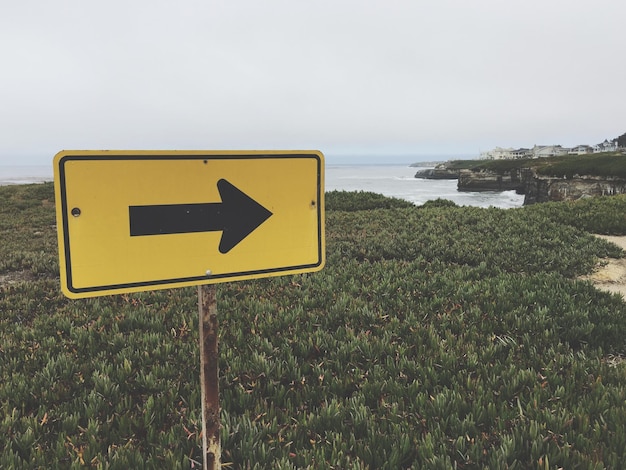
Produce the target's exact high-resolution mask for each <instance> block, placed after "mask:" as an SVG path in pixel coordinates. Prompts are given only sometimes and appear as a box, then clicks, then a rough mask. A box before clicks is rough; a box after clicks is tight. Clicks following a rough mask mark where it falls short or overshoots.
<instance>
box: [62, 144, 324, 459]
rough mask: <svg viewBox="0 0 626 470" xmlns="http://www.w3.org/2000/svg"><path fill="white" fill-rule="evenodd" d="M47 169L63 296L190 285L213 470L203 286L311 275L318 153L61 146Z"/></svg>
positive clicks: (214, 423)
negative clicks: (52, 190)
mask: <svg viewBox="0 0 626 470" xmlns="http://www.w3.org/2000/svg"><path fill="white" fill-rule="evenodd" d="M53 167H54V188H55V200H56V216H57V231H58V243H59V270H60V273H61V290H62V291H63V293H64V294H65V295H66V296H67V297H70V298H73V299H78V298H87V297H95V296H100V295H109V294H122V293H131V292H141V291H146V290H154V289H167V288H175V287H185V286H198V312H199V322H198V324H199V335H200V382H201V387H202V390H201V391H202V394H201V396H202V446H203V461H204V468H207V469H212V470H213V469H220V468H221V463H220V457H221V444H220V406H219V380H218V378H219V370H218V322H217V301H216V289H215V286H214V285H213V284H215V283H218V282H228V281H234V280H244V279H256V278H262V277H269V276H280V275H285V274H298V273H306V272H313V271H318V270H320V269H322V268H323V266H324V263H325V241H324V157H323V155H322V154H321V153H320V152H318V151H164V150H158V151H148V150H138V151H137V150H135V151H123V150H114V151H106V150H82V151H78V150H72V151H62V152H59V153H58V154H57V155H56V156H55V157H54V163H53Z"/></svg>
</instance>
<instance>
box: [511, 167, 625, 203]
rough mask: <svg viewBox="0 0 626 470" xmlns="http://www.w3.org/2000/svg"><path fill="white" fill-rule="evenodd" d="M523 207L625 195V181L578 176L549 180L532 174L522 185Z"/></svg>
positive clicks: (612, 178)
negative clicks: (538, 203)
mask: <svg viewBox="0 0 626 470" xmlns="http://www.w3.org/2000/svg"><path fill="white" fill-rule="evenodd" d="M523 193H524V194H525V197H524V205H528V204H535V203H537V202H550V201H575V200H576V199H580V198H584V197H595V196H614V195H616V194H626V180H624V179H622V178H614V177H598V176H579V177H574V178H567V179H566V178H550V177H546V176H538V175H536V174H534V172H533V174H532V177H531V178H528V179H527V181H526V182H525V185H524V190H523Z"/></svg>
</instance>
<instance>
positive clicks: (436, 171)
mask: <svg viewBox="0 0 626 470" xmlns="http://www.w3.org/2000/svg"><path fill="white" fill-rule="evenodd" d="M458 177H459V170H451V169H448V168H446V167H445V166H444V165H438V166H436V167H435V168H426V169H424V170H418V171H417V173H415V178H422V179H427V180H455V179H457V178H458Z"/></svg>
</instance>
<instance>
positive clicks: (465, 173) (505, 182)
mask: <svg viewBox="0 0 626 470" xmlns="http://www.w3.org/2000/svg"><path fill="white" fill-rule="evenodd" d="M522 173H523V170H522V169H514V170H506V171H497V172H496V171H490V170H480V171H472V170H461V171H460V173H459V183H458V186H457V189H458V190H459V191H511V190H517V191H520V193H521V192H522V191H523V188H524V181H523V175H522Z"/></svg>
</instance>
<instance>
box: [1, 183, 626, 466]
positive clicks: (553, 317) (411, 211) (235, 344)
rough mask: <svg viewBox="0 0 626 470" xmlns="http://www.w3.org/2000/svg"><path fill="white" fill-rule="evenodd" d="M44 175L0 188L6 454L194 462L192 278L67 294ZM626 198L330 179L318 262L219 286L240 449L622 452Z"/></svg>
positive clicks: (104, 461) (559, 458)
mask: <svg viewBox="0 0 626 470" xmlns="http://www.w3.org/2000/svg"><path fill="white" fill-rule="evenodd" d="M52 199H53V190H52V186H51V185H49V184H43V185H28V186H13V187H2V188H0V239H1V240H2V243H0V336H1V337H0V435H1V436H2V439H0V468H7V469H9V468H42V469H43V468H102V469H126V468H154V469H157V468H158V469H161V468H172V469H174V468H199V467H200V465H201V461H202V457H201V448H202V445H201V436H200V431H201V410H200V395H199V394H200V386H199V352H198V338H197V327H198V325H197V321H198V320H197V293H196V289H194V288H184V289H176V290H162V291H158V292H146V293H142V294H135V295H117V296H109V297H101V298H94V299H87V300H77V301H72V300H68V299H66V298H64V297H63V296H62V295H61V293H60V290H59V281H58V264H57V252H56V232H55V227H54V224H55V220H54V207H53V200H52ZM591 233H607V234H614V235H620V234H621V235H624V234H626V198H624V197H621V196H615V197H610V198H608V197H607V198H598V199H587V200H584V201H580V202H576V203H550V204H539V205H535V206H529V207H524V208H519V209H508V210H501V209H495V208H490V209H480V208H471V207H456V206H454V205H453V204H450V203H446V202H445V201H435V202H432V203H429V204H426V205H425V206H422V207H416V206H412V205H410V204H408V203H405V202H403V201H398V200H394V199H388V198H383V197H381V196H377V195H373V194H370V193H341V192H331V193H328V194H327V264H326V268H325V269H324V270H323V271H321V272H319V273H314V274H309V275H298V276H286V277H280V278H272V279H262V280H257V281H247V282H233V283H229V284H223V285H220V286H219V287H218V309H219V321H220V327H219V328H220V333H221V336H220V369H221V378H220V390H221V406H222V424H223V428H222V448H223V456H222V460H223V463H224V467H225V468H235V469H265V468H268V469H269V468H271V469H292V468H312V469H318V468H327V469H333V468H335V469H378V468H383V469H399V468H414V469H418V468H435V469H436V468H441V469H447V468H494V469H501V468H510V469H514V468H520V469H522V468H542V469H543V468H560V467H562V468H580V469H593V468H619V467H621V466H622V465H623V461H624V459H625V458H626V362H624V361H622V358H623V357H624V355H625V354H626V303H625V302H624V300H623V299H622V298H621V297H619V296H618V295H615V294H609V293H605V292H601V291H599V290H597V289H596V288H595V287H594V286H593V285H591V284H590V283H589V282H586V281H580V280H577V278H578V276H579V275H581V274H584V273H589V272H590V271H591V270H592V269H593V266H594V265H595V263H596V262H597V261H598V259H599V258H603V257H621V256H624V253H623V252H622V251H621V250H620V249H619V248H617V247H616V246H615V245H613V244H610V243H608V242H606V241H603V240H600V239H597V238H595V237H593V236H592V235H591Z"/></svg>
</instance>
